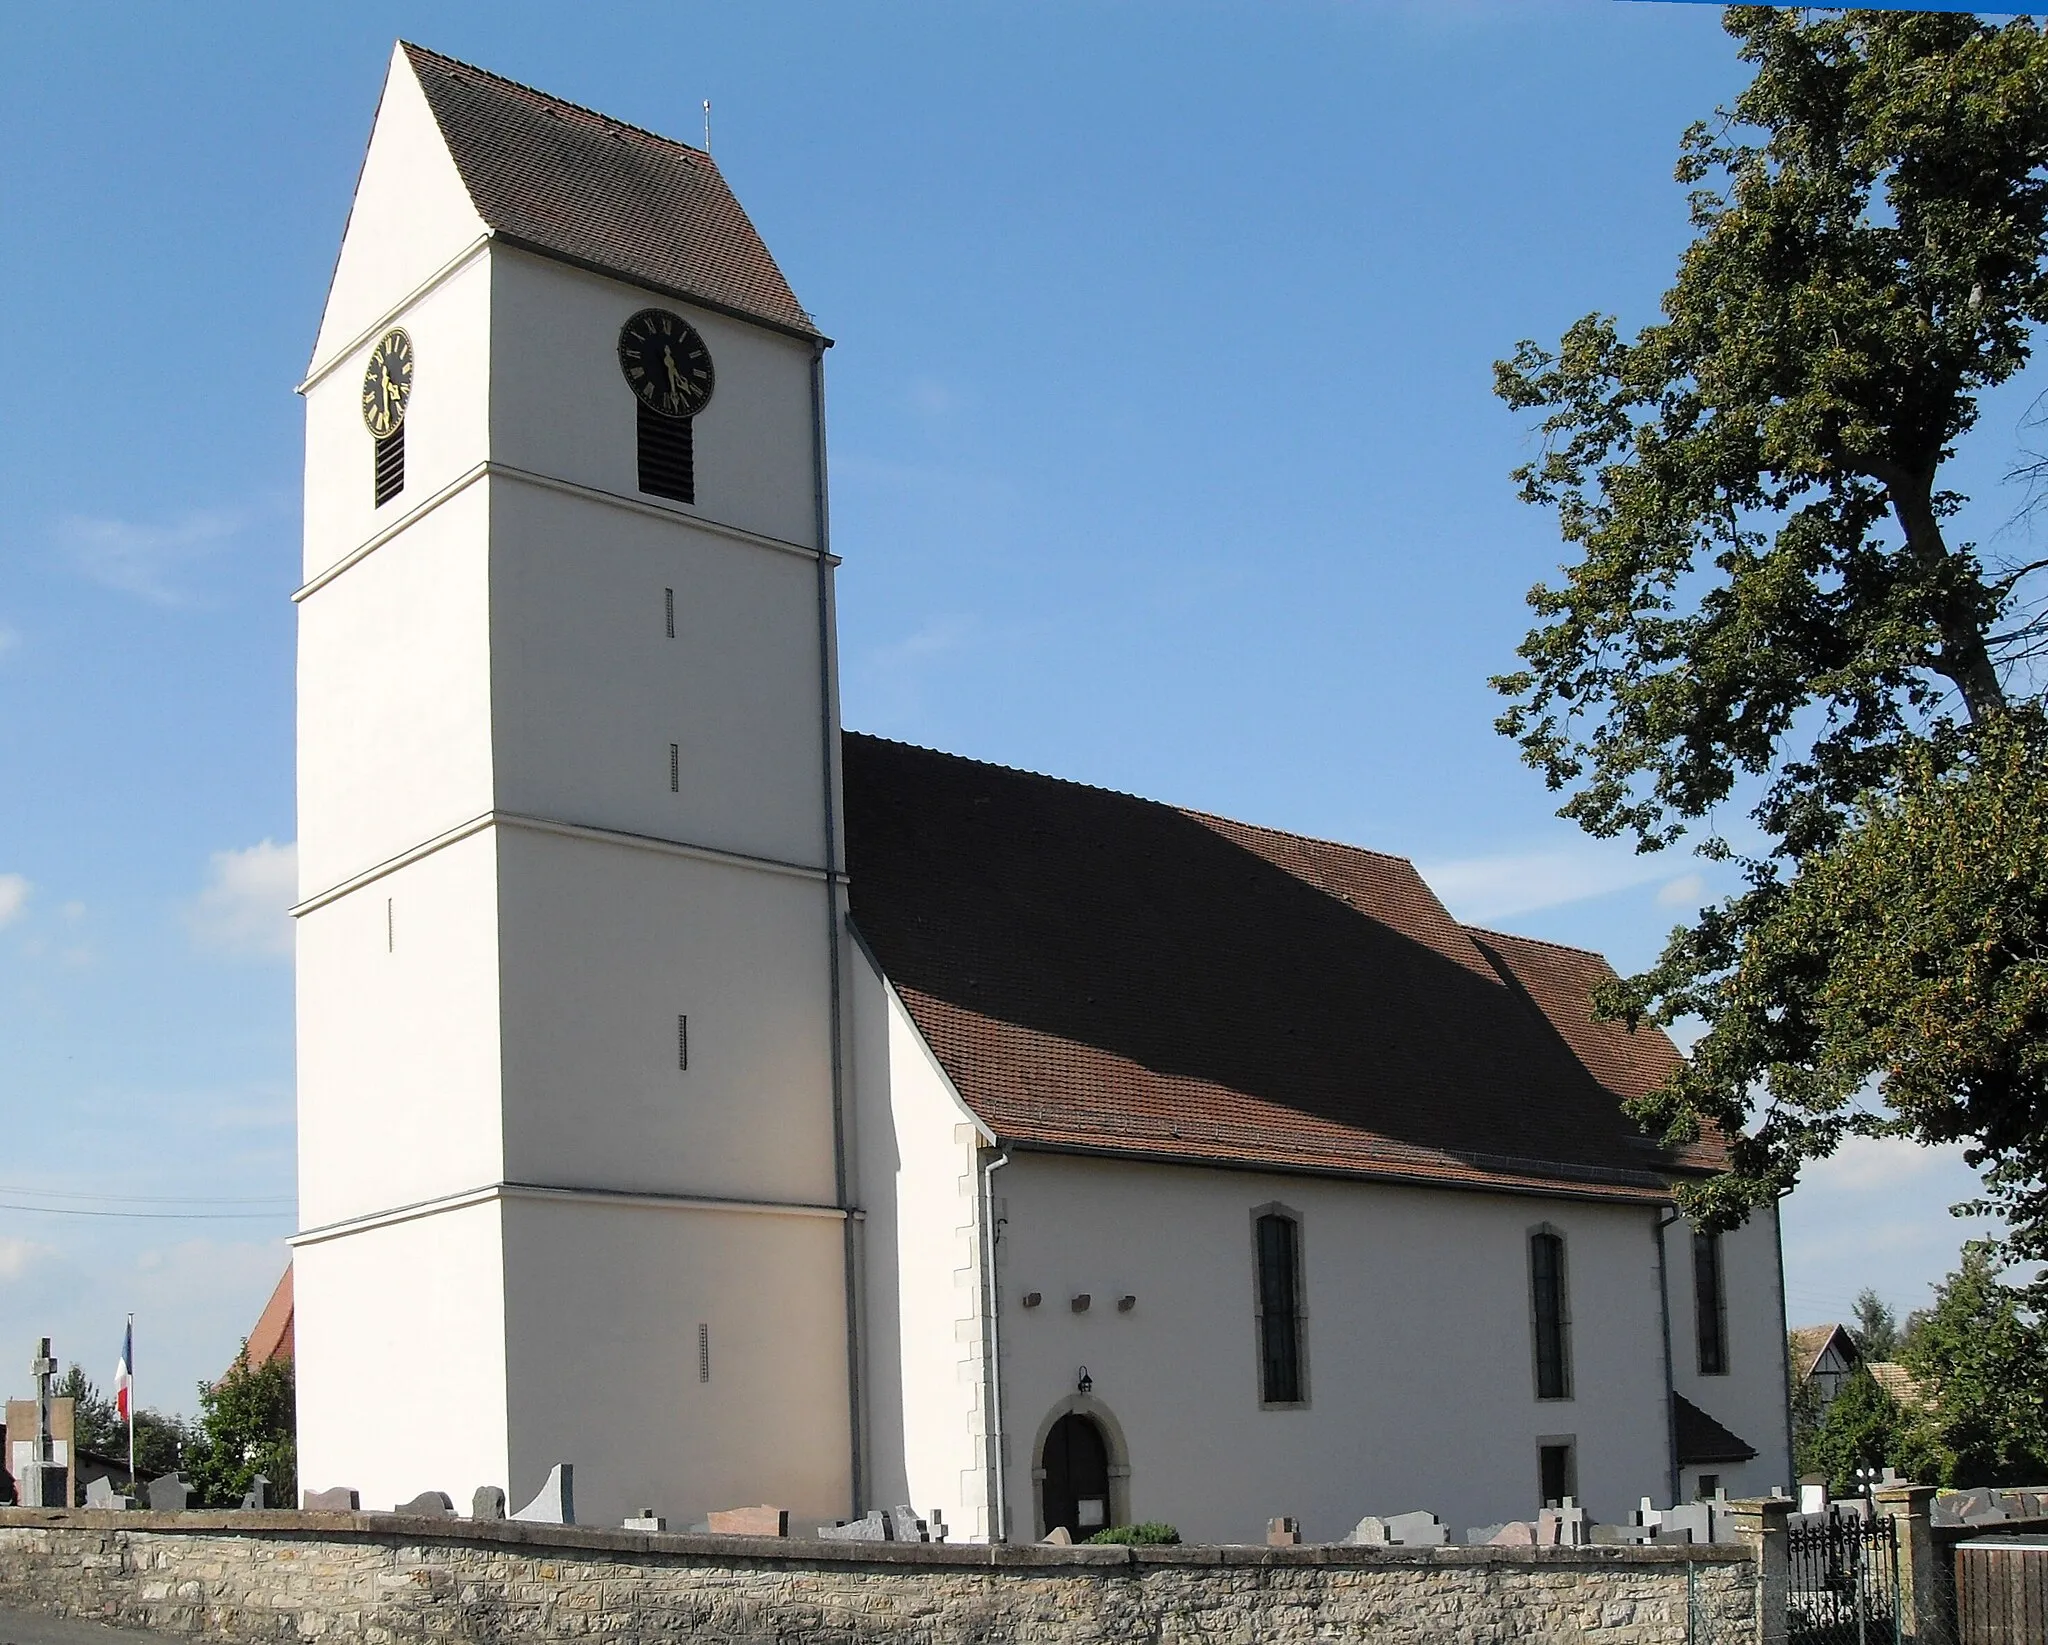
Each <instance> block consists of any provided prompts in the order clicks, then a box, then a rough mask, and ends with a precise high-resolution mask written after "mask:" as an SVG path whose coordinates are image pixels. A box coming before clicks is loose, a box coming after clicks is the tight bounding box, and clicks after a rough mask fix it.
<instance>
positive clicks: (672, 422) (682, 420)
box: [639, 402, 697, 503]
mask: <svg viewBox="0 0 2048 1645" xmlns="http://www.w3.org/2000/svg"><path fill="white" fill-rule="evenodd" d="M639 414H640V489H641V490H642V491H644V492H646V493H647V494H648V495H649V496H650V497H669V498H672V499H674V500H675V501H676V502H679V503H694V502H696V500H697V452H696V445H695V437H694V436H693V435H692V433H691V428H692V427H693V424H692V423H691V420H690V419H689V418H688V417H664V416H662V415H661V413H660V412H658V411H652V410H649V409H648V407H647V405H646V404H645V403H644V402H643V403H642V404H641V405H640V406H639Z"/></svg>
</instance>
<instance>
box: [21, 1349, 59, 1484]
mask: <svg viewBox="0 0 2048 1645" xmlns="http://www.w3.org/2000/svg"><path fill="white" fill-rule="evenodd" d="M28 1368H29V1372H30V1374H31V1375H33V1376H34V1377H35V1379H36V1461H37V1462H39V1463H41V1464H42V1465H43V1466H44V1467H48V1466H50V1465H51V1464H52V1463H54V1462H55V1461H56V1460H57V1442H56V1438H55V1436H54V1435H53V1434H51V1432H50V1378H52V1377H54V1376H55V1375H56V1374H57V1361H56V1358H55V1356H54V1355H52V1354H51V1352H50V1339H49V1338H48V1337H44V1338H43V1339H42V1341H41V1343H40V1344H38V1346H37V1348H36V1357H35V1358H34V1359H32V1360H31V1361H29V1367H28Z"/></svg>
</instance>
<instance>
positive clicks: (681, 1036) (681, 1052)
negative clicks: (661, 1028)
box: [676, 1016, 690, 1074]
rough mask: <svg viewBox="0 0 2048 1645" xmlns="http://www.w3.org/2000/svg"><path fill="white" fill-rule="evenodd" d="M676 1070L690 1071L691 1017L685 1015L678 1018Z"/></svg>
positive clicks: (681, 1071) (684, 1072) (679, 1071)
mask: <svg viewBox="0 0 2048 1645" xmlns="http://www.w3.org/2000/svg"><path fill="white" fill-rule="evenodd" d="M676 1071H677V1072H678V1073H683V1074H687V1073H688V1072H689V1071H690V1019H689V1018H688V1017H684V1016H678V1017H677V1018H676Z"/></svg>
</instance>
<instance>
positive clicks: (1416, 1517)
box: [1386, 1508, 1451, 1548]
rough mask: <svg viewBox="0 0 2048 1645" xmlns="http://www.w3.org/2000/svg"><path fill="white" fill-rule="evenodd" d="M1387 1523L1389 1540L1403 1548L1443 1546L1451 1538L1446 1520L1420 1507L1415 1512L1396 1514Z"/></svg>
mask: <svg viewBox="0 0 2048 1645" xmlns="http://www.w3.org/2000/svg"><path fill="white" fill-rule="evenodd" d="M1386 1525H1387V1540H1388V1541H1389V1542H1392V1543H1397V1544H1399V1545H1400V1546H1401V1547H1403V1548H1441V1547H1443V1546H1444V1544H1445V1543H1447V1542H1449V1541H1450V1540H1451V1533H1450V1530H1449V1529H1448V1528H1447V1527H1446V1526H1445V1524H1444V1522H1443V1521H1442V1520H1440V1519H1438V1518H1437V1517H1436V1515H1435V1514H1432V1513H1427V1512H1425V1511H1423V1510H1422V1509H1420V1508H1418V1509H1416V1510H1415V1511H1414V1512H1413V1513H1407V1514H1395V1515H1394V1516H1393V1518H1391V1519H1389V1520H1388V1521H1387V1522H1386Z"/></svg>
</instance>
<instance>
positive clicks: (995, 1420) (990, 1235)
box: [981, 1154, 1010, 1543]
mask: <svg viewBox="0 0 2048 1645" xmlns="http://www.w3.org/2000/svg"><path fill="white" fill-rule="evenodd" d="M1009 1163H1010V1156H1009V1155H1008V1154H998V1155H997V1156H996V1157H995V1158H994V1159H992V1160H990V1161H989V1162H988V1164H987V1165H985V1166H983V1167H982V1170H981V1230H982V1232H981V1275H982V1308H983V1311H984V1312H983V1317H984V1318H985V1319H987V1321H988V1330H987V1333H986V1335H985V1337H984V1340H985V1341H986V1342H987V1344H988V1446H989V1498H990V1501H989V1516H988V1539H989V1541H990V1542H992V1543H993V1542H1008V1541H1009V1540H1010V1497H1009V1490H1008V1484H1009V1482H1008V1480H1007V1479H1006V1478H1005V1477H1004V1468H1003V1322H1002V1313H1001V1302H1002V1298H1001V1296H1000V1295H999V1294H998V1292H997V1290H996V1239H997V1234H996V1173H997V1172H998V1171H1000V1170H1001V1169H1002V1168H1003V1167H1004V1166H1006V1165H1008V1164H1009Z"/></svg>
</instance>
